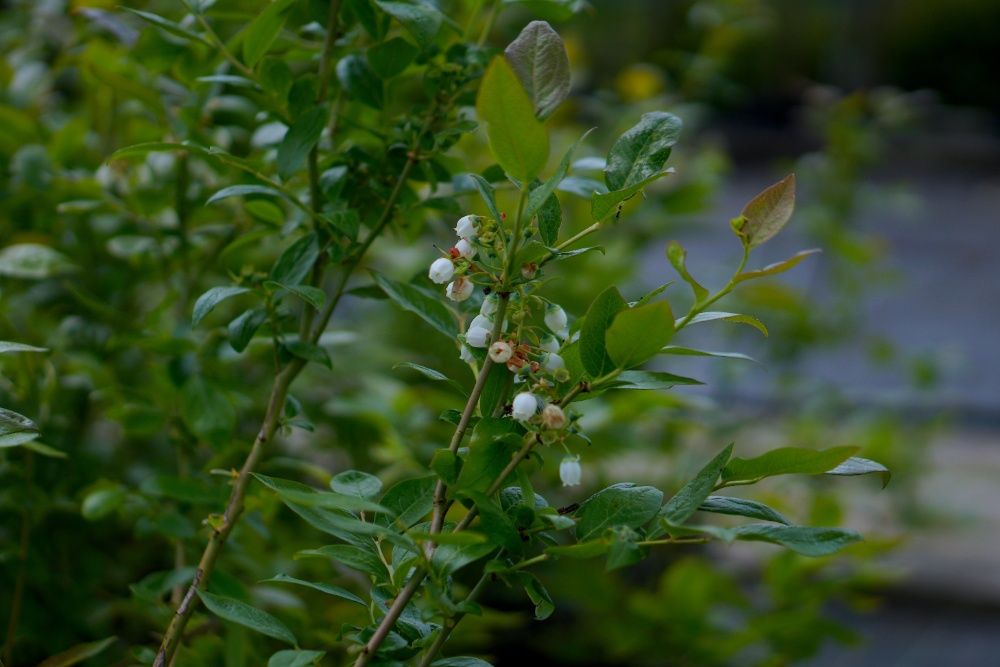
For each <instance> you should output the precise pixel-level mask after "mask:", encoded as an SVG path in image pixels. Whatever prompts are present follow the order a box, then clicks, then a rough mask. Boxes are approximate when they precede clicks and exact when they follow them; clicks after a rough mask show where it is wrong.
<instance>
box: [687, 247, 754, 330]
mask: <svg viewBox="0 0 1000 667" xmlns="http://www.w3.org/2000/svg"><path fill="white" fill-rule="evenodd" d="M748 259H750V248H749V247H748V246H743V259H741V260H740V265H739V267H738V268H737V269H736V272H735V273H733V275H732V277H731V278H730V279H729V282H728V283H726V286H725V287H723V288H722V289H720V290H719V291H718V292H716V293H715V294H713V295H712V296H710V297H708V298H707V299H705V300H704V301H700V302H697V303H695V304H694V305H693V306H691V310H690V311H688V314H687V315H685V316H684V318H683V319H682V320H681V321H680V322H678V323H677V326H676V327H674V330H675V331H680V330H681V329H683V328H684V327H686V326H687V325H688V324H690V323H691V320H692V319H694V318H695V317H697V316H698V315H700V314H701V313H703V312H704V311H705V309H706V308H708V307H709V306H711V305H712V304H713V303H715V302H716V301H718V300H719V299H721V298H722V297H724V296H726V295H727V294H729V293H730V292H732V291H733V288H734V287H736V277H737V276H738V275H740V274H741V273H742V272H743V268H744V267H745V266H746V265H747V260H748Z"/></svg>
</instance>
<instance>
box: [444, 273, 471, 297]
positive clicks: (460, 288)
mask: <svg viewBox="0 0 1000 667" xmlns="http://www.w3.org/2000/svg"><path fill="white" fill-rule="evenodd" d="M473 289H475V285H473V284H472V281H471V280H469V279H468V278H466V277H465V276H459V277H458V278H456V279H455V280H453V281H452V282H450V283H448V287H447V289H445V296H447V297H448V298H449V299H451V300H452V301H465V300H466V299H468V298H469V297H470V296H472V290H473Z"/></svg>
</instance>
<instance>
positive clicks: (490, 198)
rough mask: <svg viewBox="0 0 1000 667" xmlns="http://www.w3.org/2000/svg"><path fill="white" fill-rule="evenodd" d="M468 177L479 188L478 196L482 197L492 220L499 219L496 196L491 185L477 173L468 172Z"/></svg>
mask: <svg viewBox="0 0 1000 667" xmlns="http://www.w3.org/2000/svg"><path fill="white" fill-rule="evenodd" d="M469 178H471V179H472V182H473V183H475V185H476V189H477V190H479V196H480V197H482V198H483V203H485V204H486V210H487V211H489V213H490V215H491V216H492V217H493V219H494V220H496V221H498V222H499V220H500V209H498V208H497V200H496V196H495V195H494V194H493V186H492V185H491V184H490V182H489V181H487V180H486V179H485V178H483V177H482V176H480V175H479V174H469Z"/></svg>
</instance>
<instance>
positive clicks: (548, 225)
mask: <svg viewBox="0 0 1000 667" xmlns="http://www.w3.org/2000/svg"><path fill="white" fill-rule="evenodd" d="M536 217H537V219H538V233H539V235H540V236H541V237H542V242H543V243H546V244H548V245H550V246H552V245H555V243H556V241H557V240H558V239H559V228H560V227H561V226H562V205H561V204H560V203H559V199H558V198H557V197H556V196H555V194H551V195H549V197H548V199H546V200H545V201H544V202H543V203H542V207H541V208H540V209H538V213H537V214H536ZM584 250H589V248H585V249H584ZM598 250H601V249H600V248H598ZM601 252H603V250H601ZM574 254H582V253H578V252H577V251H574ZM569 256H571V255H570V253H563V252H558V253H556V254H555V257H554V258H555V259H557V260H558V259H562V258H564V257H569Z"/></svg>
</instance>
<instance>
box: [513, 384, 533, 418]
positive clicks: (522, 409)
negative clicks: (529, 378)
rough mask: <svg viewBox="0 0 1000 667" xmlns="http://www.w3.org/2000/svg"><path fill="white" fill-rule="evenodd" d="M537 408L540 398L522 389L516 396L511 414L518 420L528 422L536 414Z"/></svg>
mask: <svg viewBox="0 0 1000 667" xmlns="http://www.w3.org/2000/svg"><path fill="white" fill-rule="evenodd" d="M537 410H538V399H537V398H535V395H534V394H532V393H531V392H528V391H522V392H521V393H520V394H518V395H517V396H515V397H514V403H513V405H512V406H511V413H510V414H511V416H512V417H513V418H514V419H516V420H517V421H519V422H526V421H528V420H529V419H531V418H532V417H534V416H535V412H536V411H537Z"/></svg>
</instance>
